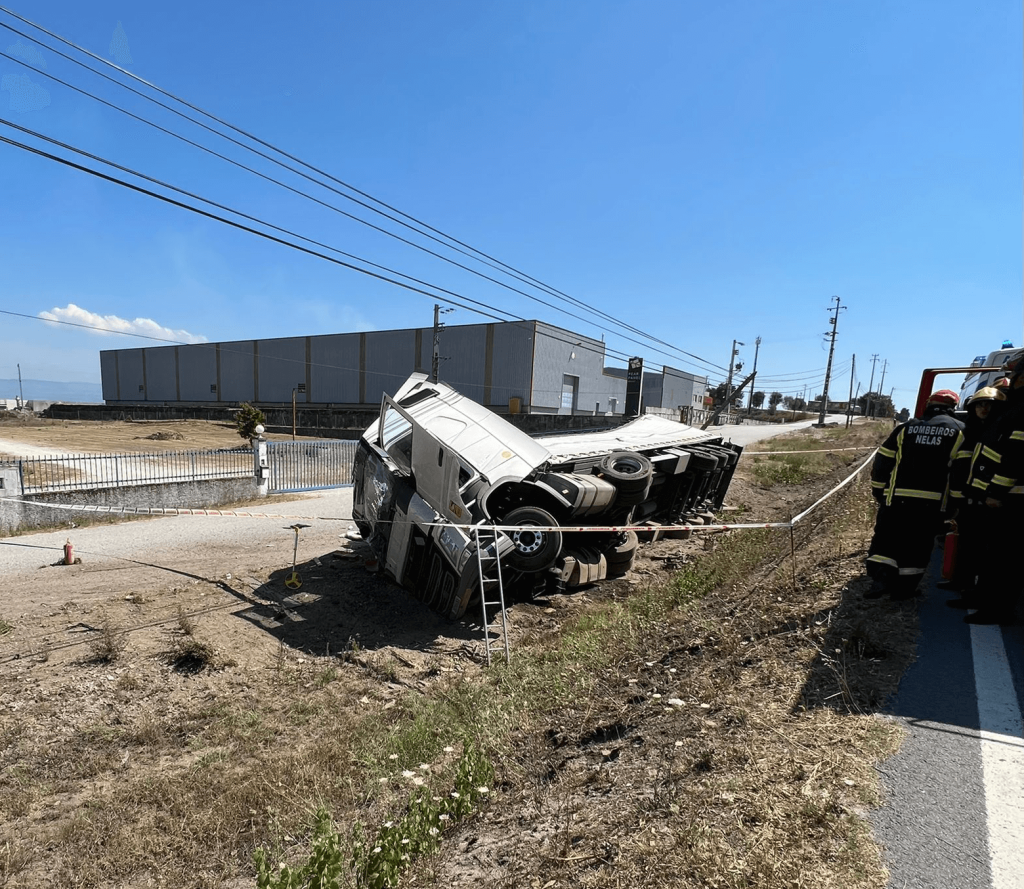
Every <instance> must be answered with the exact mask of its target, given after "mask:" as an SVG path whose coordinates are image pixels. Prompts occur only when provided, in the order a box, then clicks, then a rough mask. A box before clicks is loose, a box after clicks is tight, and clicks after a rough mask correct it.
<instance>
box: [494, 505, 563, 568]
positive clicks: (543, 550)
mask: <svg viewBox="0 0 1024 889" xmlns="http://www.w3.org/2000/svg"><path fill="white" fill-rule="evenodd" d="M501 523H502V524H503V525H518V526H519V528H518V530H516V531H507V532H506V533H507V534H508V536H509V538H510V539H511V540H512V543H513V545H514V548H513V550H512V552H511V553H510V554H509V555H508V556H507V557H506V560H507V562H508V565H509V567H510V568H514V569H515V570H516V571H522V572H523V573H524V574H533V573H535V572H537V571H546V570H547V569H548V568H550V567H551V566H552V565H554V564H555V560H556V559H557V558H558V554H559V553H560V552H561V551H562V532H561V531H533V530H531V527H532V526H535V525H539V526H547V527H554V526H555V525H557V524H558V522H557V521H556V520H555V517H554V516H553V515H551V513H550V512H548V511H547V510H544V509H541V508H540V507H538V506H520V507H519V508H517V509H513V510H511V511H510V512H508V513H506V514H505V516H504V517H503V518H502V520H501Z"/></svg>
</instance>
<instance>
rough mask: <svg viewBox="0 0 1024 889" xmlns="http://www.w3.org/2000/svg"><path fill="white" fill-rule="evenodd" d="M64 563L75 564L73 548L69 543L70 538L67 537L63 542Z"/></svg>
mask: <svg viewBox="0 0 1024 889" xmlns="http://www.w3.org/2000/svg"><path fill="white" fill-rule="evenodd" d="M64 564H65V565H74V564H75V548H74V547H73V546H72V545H71V539H70V538H68V542H67V543H65V544H64Z"/></svg>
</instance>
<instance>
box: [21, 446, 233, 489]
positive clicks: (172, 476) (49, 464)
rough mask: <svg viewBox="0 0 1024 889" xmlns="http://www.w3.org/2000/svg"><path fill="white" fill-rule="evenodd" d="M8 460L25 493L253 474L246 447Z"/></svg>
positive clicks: (228, 477)
mask: <svg viewBox="0 0 1024 889" xmlns="http://www.w3.org/2000/svg"><path fill="white" fill-rule="evenodd" d="M7 462H8V463H9V464H10V463H13V464H16V465H17V466H18V469H19V473H20V476H21V488H22V491H23V493H25V494H42V493H45V492H49V491H82V490H90V489H95V488H116V487H120V486H122V485H152V484H165V483H168V482H191V481H202V480H208V479H231V478H247V477H250V478H251V477H252V474H253V460H252V450H251V449H249V448H245V447H243V448H235V449H231V450H228V449H223V450H216V451H164V452H160V453H155V454H62V455H61V456H59V457H19V458H17V459H14V460H10V461H7Z"/></svg>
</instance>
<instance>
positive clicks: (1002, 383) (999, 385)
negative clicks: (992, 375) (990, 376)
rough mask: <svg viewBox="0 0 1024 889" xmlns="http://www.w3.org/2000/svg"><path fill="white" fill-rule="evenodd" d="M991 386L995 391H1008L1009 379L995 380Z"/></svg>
mask: <svg viewBox="0 0 1024 889" xmlns="http://www.w3.org/2000/svg"><path fill="white" fill-rule="evenodd" d="M992 386H993V388H995V389H1009V388H1010V378H1009V377H1000V378H999V379H998V380H996V381H995V382H994V383H993V384H992Z"/></svg>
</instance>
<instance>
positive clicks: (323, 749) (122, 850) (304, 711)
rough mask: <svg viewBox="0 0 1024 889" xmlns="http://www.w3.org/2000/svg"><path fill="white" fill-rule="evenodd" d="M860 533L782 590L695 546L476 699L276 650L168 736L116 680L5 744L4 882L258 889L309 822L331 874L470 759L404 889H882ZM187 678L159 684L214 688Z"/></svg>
mask: <svg viewBox="0 0 1024 889" xmlns="http://www.w3.org/2000/svg"><path fill="white" fill-rule="evenodd" d="M825 483H827V482H826V481H825V480H823V481H822V484H825ZM816 493H817V492H816V491H814V490H811V489H808V490H805V491H804V492H803V496H804V497H805V498H806V499H807V502H810V501H811V500H813V499H815V496H816ZM871 515H872V513H871V508H870V498H869V497H868V495H867V494H866V491H865V486H864V483H863V481H861V482H859V483H857V484H856V485H854V486H851V488H849V489H846V491H845V492H844V493H843V495H841V496H840V497H839V498H837V499H836V500H835V501H834V502H830V503H829V505H828V506H827V507H826V508H825V509H823V510H822V512H821V513H820V514H816V517H815V518H814V520H813V521H812V522H809V523H808V525H806V526H803V527H802V528H801V530H800V531H799V534H798V537H797V540H796V543H797V550H796V552H797V564H796V566H795V569H796V570H795V576H796V583H795V584H794V583H793V576H794V565H793V564H792V563H791V561H790V559H789V552H790V547H789V537H788V535H786V534H785V533H777V532H768V531H765V532H752V533H744V534H739V533H735V534H728V535H717V536H714V537H709V538H708V542H707V548H706V551H705V552H704V553H702V554H701V557H700V558H692V559H691V560H690V561H689V562H687V563H686V564H685V565H684V567H683V570H682V571H680V572H679V573H678V574H676V575H674V576H672V577H671V579H670V580H668V581H666V582H663V583H652V584H650V585H649V586H647V587H638V588H633V589H631V590H630V593H629V595H624V594H623V593H624V592H625V591H626V590H627V589H629V587H628V585H627V584H626V583H625V582H623V583H621V584H620V585H619V586H615V585H612V584H609V585H606V586H603V587H598V588H596V590H595V591H594V592H593V593H592V594H590V595H589V596H587V597H584V596H577V597H566V599H565V605H564V606H563V609H562V610H560V611H559V613H558V615H557V617H556V618H553V619H549V620H547V621H546V622H543V623H542V622H538V623H537V624H536V629H535V630H534V631H533V632H532V633H531V635H530V637H529V638H528V639H525V638H524V639H517V641H516V644H515V645H514V659H513V662H512V664H511V666H509V667H507V668H505V667H501V668H497V669H494V670H492V671H489V672H483V671H481V670H480V669H479V668H477V667H476V666H475V665H472V664H467V663H466V662H465V661H464V660H458V659H453V660H445V659H442V658H440V657H437V658H436V659H435V664H436V665H443V666H444V667H445V672H441V671H440V670H437V669H436V668H434V669H429V670H427V671H424V672H415V671H410V670H408V669H405V668H404V667H403V665H402V663H401V662H400V661H399V660H396V659H395V658H394V657H393V656H392V655H391V654H388V653H387V652H363V651H358V652H357V651H356V647H355V646H354V645H353V647H352V648H353V650H352V652H350V653H349V654H348V656H346V657H345V658H326V657H319V658H316V657H309V656H304V657H303V659H302V661H301V662H300V661H299V659H298V658H297V657H296V655H295V653H294V652H292V651H291V650H289V649H287V648H286V647H285V646H283V645H282V646H281V647H280V649H279V652H278V655H277V656H276V657H275V656H268V659H267V663H266V664H265V666H264V667H263V668H262V670H259V671H257V672H255V673H254V674H253V675H249V676H245V677H241V676H239V677H237V679H236V680H235V685H234V686H232V688H233V690H232V691H231V693H229V694H223V693H218V694H216V695H203V694H199V693H198V688H199V686H197V693H196V694H195V695H194V696H192V697H190V698H189V702H188V705H187V706H185V707H184V708H179V709H175V710H170V709H168V708H165V707H163V706H162V705H161V702H160V699H159V697H155V696H154V693H155V691H156V690H155V689H154V688H151V687H150V686H148V685H143V686H141V687H140V685H139V682H138V680H137V679H136V678H134V674H133V672H132V670H131V667H132V666H133V665H134V664H135V663H136V661H135V660H134V659H135V658H137V657H138V655H135V654H133V653H132V652H129V653H127V654H126V655H125V657H124V658H123V659H122V661H121V663H125V664H126V665H125V666H124V667H123V668H120V669H124V670H125V672H123V673H121V679H120V680H119V681H118V683H117V684H116V687H115V688H114V689H113V691H112V692H111V697H110V699H109V700H110V703H109V705H108V706H107V707H106V709H105V710H104V711H103V712H102V714H101V715H96V716H94V717H92V718H89V719H83V720H81V721H80V723H76V724H71V725H68V724H63V725H62V724H61V723H60V722H59V721H58V720H57V719H56V714H54V716H55V718H54V721H53V723H52V725H48V726H47V725H45V723H43V722H42V721H39V722H37V725H38V726H42V727H44V728H45V731H46V732H48V733H49V734H48V736H47V740H48V743H45V744H42V743H39V741H40V735H39V734H38V731H40V730H42V729H34V728H31V727H30V725H29V723H27V722H24V721H19V720H15V719H8V718H6V717H0V751H2V752H0V825H3V826H0V879H6V881H7V883H8V885H9V886H11V887H34V886H39V885H69V886H70V885H73V886H77V887H83V889H88V887H115V886H116V887H121V886H127V885H147V881H150V880H152V881H153V882H154V884H156V883H157V881H159V883H160V885H164V886H167V887H169V889H173V887H201V889H206V887H210V889H212V887H215V886H224V885H231V886H232V887H241V886H245V885H252V881H253V879H254V872H253V867H252V853H253V851H254V849H256V848H258V847H263V848H266V849H268V850H269V852H270V859H271V860H272V861H277V860H282V861H289V862H297V861H301V860H303V857H304V856H305V854H306V853H307V851H308V837H309V835H310V832H311V831H312V829H313V825H314V819H315V814H316V812H317V811H318V809H321V808H323V809H326V810H327V811H329V812H330V813H331V815H332V816H333V821H334V823H335V824H336V825H342V826H343V827H342V828H341V831H342V835H341V837H340V840H341V842H342V844H343V846H344V847H345V848H347V844H348V843H349V841H350V839H351V837H350V834H349V830H350V829H351V828H352V827H353V826H355V825H362V826H363V827H364V830H365V832H367V833H368V834H369V835H371V836H372V835H374V834H375V833H376V831H377V830H378V829H379V828H380V827H381V825H383V824H385V823H386V822H388V821H392V822H398V821H401V819H402V818H403V817H404V815H405V814H406V813H407V812H408V811H409V808H408V804H409V800H410V796H411V793H412V791H413V789H414V778H413V777H412V776H415V777H419V778H421V779H422V780H425V782H426V786H428V787H431V788H433V790H434V792H436V793H437V794H443V793H445V792H446V788H450V787H451V786H453V781H454V769H455V768H456V764H457V754H458V751H459V750H462V749H464V748H466V747H467V745H475V746H478V747H479V748H480V749H482V750H484V751H485V752H486V753H487V756H488V758H489V759H490V761H491V763H492V764H493V766H494V768H495V771H496V776H497V777H496V783H495V786H494V788H492V792H491V794H490V795H491V797H492V798H491V801H490V803H489V804H488V805H486V806H485V807H483V809H482V811H481V812H480V813H479V814H478V815H476V816H475V817H474V818H472V819H471V820H470V821H469V822H468V823H466V824H465V825H464V826H462V827H458V828H452V829H450V830H449V831H448V832H447V833H446V834H445V835H444V837H443V842H442V843H441V848H440V851H438V852H437V853H436V854H432V855H427V856H425V857H423V858H421V859H419V860H417V861H413V862H410V863H411V865H412V867H411V870H409V871H408V872H406V874H405V876H404V877H403V885H407V886H418V887H425V886H437V887H442V886H444V887H447V886H456V885H458V886H470V885H479V886H508V887H511V886H531V885H535V886H545V885H550V886H581V887H609V889H611V887H620V886H653V885H665V886H681V887H691V886H692V887H698V886H699V887H706V886H715V887H737V889H739V887H753V886H757V887H763V889H776V887H778V889H781V887H789V886H794V885H814V886H816V887H825V889H833V887H834V889H839V887H843V889H847V887H879V889H880V887H882V886H884V885H885V876H884V871H883V868H882V864H881V860H880V857H879V853H878V850H877V848H876V847H875V846H874V844H873V842H872V841H871V839H870V836H869V832H868V829H867V827H866V822H865V821H864V819H863V812H864V809H865V808H866V807H868V806H871V805H873V804H875V803H876V802H877V799H878V790H877V783H876V776H875V773H874V769H873V766H874V763H875V762H876V761H877V760H878V759H880V758H881V757H884V756H886V755H888V754H889V753H891V752H892V751H893V750H894V749H895V747H896V745H897V744H898V742H899V737H898V732H897V730H896V729H895V728H894V727H893V726H892V725H891V724H889V723H886V722H883V721H881V720H878V719H877V718H875V717H873V716H871V715H868V714H870V712H871V711H872V709H873V708H875V707H877V706H878V704H879V703H880V702H881V701H883V700H884V699H885V698H886V697H887V696H888V694H890V693H891V691H892V690H893V689H894V688H895V684H896V682H897V681H898V677H899V676H900V675H901V673H902V671H903V669H904V668H905V665H906V663H907V661H908V659H909V657H910V650H911V642H912V639H913V632H914V625H913V615H912V613H910V612H902V611H900V612H898V613H896V614H895V615H894V614H893V613H892V608H891V606H887V605H885V604H882V603H875V602H872V603H865V602H864V600H863V598H862V597H861V596H860V595H859V592H858V591H859V584H860V583H861V580H860V577H859V574H860V566H861V559H862V557H863V549H864V546H865V543H866V539H867V535H868V534H869V531H870V519H871ZM517 607H518V606H517ZM530 607H532V608H536V609H537V610H538V611H539V612H541V613H542V611H543V608H544V605H543V603H541V604H540V605H538V606H530ZM515 618H516V615H513V624H515V622H516V621H515ZM200 632H201V630H200V629H199V628H197V627H196V626H195V623H194V621H193V620H192V619H190V618H189V617H188V616H187V615H185V614H184V612H182V613H180V614H179V617H178V620H177V622H176V626H175V627H174V629H173V630H172V631H171V636H170V638H171V645H170V653H171V654H173V653H174V652H176V651H181V652H183V653H191V654H195V652H194V651H192V649H193V647H195V646H203V643H202V642H201V641H200V640H199V639H198V638H197V636H198V635H200ZM207 648H208V646H207ZM373 655H379V656H378V657H374V656H373ZM200 659H201V661H202V667H201V671H202V672H201V673H200V674H199V675H198V676H180V675H178V676H177V678H176V679H174V681H177V682H182V683H185V682H199V681H201V680H202V677H203V676H205V675H207V674H208V671H209V668H210V667H211V666H218V667H221V666H223V664H222V663H220V664H218V663H217V661H218V658H217V654H216V652H213V651H212V650H210V651H206V652H203V653H202V655H201V658H200ZM224 675H225V676H231V675H232V671H231V670H230V669H228V670H225V671H224ZM166 681H168V682H170V681H171V680H170V679H168V680H166ZM218 688H222V687H221V686H218ZM40 706H42V705H40ZM406 773H407V774H406ZM346 880H347V882H346V883H345V885H354V882H353V881H354V880H355V876H354V875H353V874H351V873H350V874H348V875H347V877H346Z"/></svg>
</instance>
